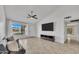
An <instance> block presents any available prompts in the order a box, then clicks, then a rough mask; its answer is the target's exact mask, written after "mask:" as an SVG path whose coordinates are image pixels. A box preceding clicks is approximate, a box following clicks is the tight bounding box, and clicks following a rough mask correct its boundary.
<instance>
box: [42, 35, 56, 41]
mask: <svg viewBox="0 0 79 59" xmlns="http://www.w3.org/2000/svg"><path fill="white" fill-rule="evenodd" d="M41 38H42V39H45V40H49V41H52V42H54V41H55V37H54V36H50V35H43V34H41Z"/></svg>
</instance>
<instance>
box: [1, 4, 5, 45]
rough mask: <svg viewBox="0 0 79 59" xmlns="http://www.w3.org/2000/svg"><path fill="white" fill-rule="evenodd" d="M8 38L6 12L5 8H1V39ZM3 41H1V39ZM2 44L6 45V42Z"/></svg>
mask: <svg viewBox="0 0 79 59" xmlns="http://www.w3.org/2000/svg"><path fill="white" fill-rule="evenodd" d="M4 36H6V17H5V12H4V7H3V6H2V5H1V6H0V38H3V37H4ZM0 40H1V39H0ZM0 43H3V44H4V45H5V44H6V41H2V42H0Z"/></svg>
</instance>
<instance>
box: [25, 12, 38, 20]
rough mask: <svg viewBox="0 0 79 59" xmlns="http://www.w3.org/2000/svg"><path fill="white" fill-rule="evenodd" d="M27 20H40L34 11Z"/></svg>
mask: <svg viewBox="0 0 79 59" xmlns="http://www.w3.org/2000/svg"><path fill="white" fill-rule="evenodd" d="M27 18H28V19H38V18H37V15H36V14H34V12H33V11H31V13H29V14H28V15H27Z"/></svg>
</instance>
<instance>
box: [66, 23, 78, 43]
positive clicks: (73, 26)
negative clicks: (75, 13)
mask: <svg viewBox="0 0 79 59" xmlns="http://www.w3.org/2000/svg"><path fill="white" fill-rule="evenodd" d="M66 32H67V33H66V37H67V38H66V41H65V43H69V44H77V43H78V44H79V22H69V23H67V26H66Z"/></svg>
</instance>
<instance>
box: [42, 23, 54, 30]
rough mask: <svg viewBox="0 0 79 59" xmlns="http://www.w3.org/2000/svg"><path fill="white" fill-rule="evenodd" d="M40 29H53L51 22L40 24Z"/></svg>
mask: <svg viewBox="0 0 79 59" xmlns="http://www.w3.org/2000/svg"><path fill="white" fill-rule="evenodd" d="M42 31H53V22H51V23H46V24H42Z"/></svg>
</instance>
